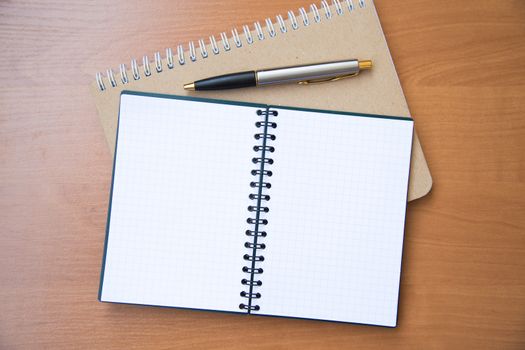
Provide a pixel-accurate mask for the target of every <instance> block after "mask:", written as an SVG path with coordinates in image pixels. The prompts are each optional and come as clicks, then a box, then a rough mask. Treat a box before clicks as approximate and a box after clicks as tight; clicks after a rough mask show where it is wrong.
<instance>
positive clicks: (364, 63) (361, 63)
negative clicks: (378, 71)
mask: <svg viewBox="0 0 525 350" xmlns="http://www.w3.org/2000/svg"><path fill="white" fill-rule="evenodd" d="M359 69H360V70H362V69H372V61H371V60H364V61H359Z"/></svg>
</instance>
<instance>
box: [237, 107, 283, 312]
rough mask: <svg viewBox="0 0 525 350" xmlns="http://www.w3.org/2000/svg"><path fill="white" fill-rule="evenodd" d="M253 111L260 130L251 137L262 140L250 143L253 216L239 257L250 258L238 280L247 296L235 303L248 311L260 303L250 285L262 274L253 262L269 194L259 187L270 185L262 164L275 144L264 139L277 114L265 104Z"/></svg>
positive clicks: (270, 161) (258, 257)
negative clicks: (243, 276) (247, 239)
mask: <svg viewBox="0 0 525 350" xmlns="http://www.w3.org/2000/svg"><path fill="white" fill-rule="evenodd" d="M257 115H258V116H263V117H264V120H263V121H258V122H256V123H255V127H257V128H259V129H261V128H262V130H263V132H262V133H257V134H255V135H254V138H255V139H256V140H262V144H261V145H256V146H253V150H254V151H255V152H257V153H258V156H257V157H254V158H253V159H252V162H253V163H254V164H258V165H259V168H258V169H254V170H252V171H251V174H252V175H253V176H255V178H256V180H255V181H252V182H250V187H251V188H254V189H257V193H251V194H250V195H249V198H250V199H251V200H253V201H255V203H254V205H250V206H248V211H249V212H250V213H253V214H254V215H255V217H249V218H248V219H246V222H247V223H248V224H250V225H251V229H249V230H246V236H248V237H251V238H252V241H251V242H246V243H244V247H245V248H247V249H249V250H250V251H249V253H247V254H244V256H243V259H244V260H245V261H249V262H251V264H249V266H244V267H243V268H242V271H243V272H244V273H247V274H248V275H249V278H243V279H242V280H241V284H242V285H243V286H249V289H248V291H242V292H241V297H243V298H247V299H248V301H247V302H246V303H241V304H240V305H239V308H240V309H241V310H247V311H248V313H251V312H252V311H259V310H260V306H259V305H255V303H254V299H259V298H260V297H261V293H259V292H256V291H255V290H254V288H256V287H259V286H261V285H262V281H261V280H260V278H258V277H257V276H256V275H260V274H262V273H263V269H262V268H261V267H259V266H256V265H257V264H258V263H260V262H262V261H264V256H263V255H262V254H259V251H262V250H264V249H265V248H266V245H265V244H264V243H261V242H260V239H262V238H264V237H266V231H263V230H262V229H261V227H262V226H264V225H267V224H268V220H267V219H263V218H261V213H268V212H269V211H270V208H269V207H268V206H267V205H263V201H265V202H268V201H269V200H270V196H269V195H267V194H263V193H262V191H263V189H264V188H266V189H269V188H270V187H271V186H272V185H271V183H270V182H268V180H267V178H269V177H271V176H272V175H273V173H272V171H270V170H268V169H265V167H266V166H268V165H271V164H273V159H272V158H269V157H268V153H273V152H274V151H275V148H274V147H273V146H270V145H268V141H272V140H275V135H274V134H271V133H269V132H268V130H269V129H275V128H276V127H277V123H275V122H273V121H269V119H270V117H276V116H277V111H272V110H270V108H268V107H267V108H266V109H265V110H262V109H259V110H257ZM247 277H248V276H247Z"/></svg>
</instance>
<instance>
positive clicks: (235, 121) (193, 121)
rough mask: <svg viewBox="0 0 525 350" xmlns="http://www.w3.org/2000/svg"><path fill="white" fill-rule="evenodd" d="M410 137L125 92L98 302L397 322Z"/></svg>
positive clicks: (293, 113)
mask: <svg viewBox="0 0 525 350" xmlns="http://www.w3.org/2000/svg"><path fill="white" fill-rule="evenodd" d="M412 134H413V122H412V120H411V119H410V118H404V117H386V116H378V115H359V114H351V113H342V112H329V111H320V110H308V109H296V108H290V107H275V106H267V105H263V104H254V103H237V102H229V101H218V100H206V99H197V98H191V97H180V96H179V97H178V96H167V95H154V94H143V93H137V92H123V94H122V96H121V103H120V115H119V124H118V131H117V143H116V152H115V163H114V173H113V184H112V190H111V201H110V206H109V214H108V225H107V236H106V244H105V254H104V262H103V267H102V276H101V285H100V292H99V298H100V300H101V301H108V302H121V303H133V304H146V305H160V306H170V307H181V308H194V309H207V310H219V311H227V312H236V313H243V314H255V315H272V316H285V317H298V318H308V319H318V320H332V321H341V322H354V323H363V324H373V325H382V326H391V327H393V326H395V325H396V322H397V321H396V320H397V308H398V294H399V280H400V269H401V255H402V246H403V232H404V222H405V210H406V203H407V201H406V197H407V186H408V178H409V168H410V156H411V149H412V148H411V146H412Z"/></svg>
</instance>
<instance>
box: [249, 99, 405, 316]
mask: <svg viewBox="0 0 525 350" xmlns="http://www.w3.org/2000/svg"><path fill="white" fill-rule="evenodd" d="M276 109H277V110H278V112H279V115H278V116H277V117H275V118H274V119H273V121H275V122H277V128H276V129H275V130H272V132H273V133H274V134H276V136H277V139H276V140H275V141H271V143H270V144H271V145H272V146H274V147H275V152H274V153H272V154H271V157H272V158H273V160H274V164H273V165H272V166H271V167H272V171H273V176H272V177H271V178H269V181H270V182H271V185H272V186H271V188H270V189H269V191H268V193H269V194H270V196H271V200H270V201H269V203H268V205H269V208H270V211H269V213H267V214H266V216H265V217H266V218H267V219H268V220H269V223H268V225H267V226H266V227H265V231H267V233H268V236H267V237H266V238H264V243H265V244H266V249H265V250H264V251H263V253H264V257H265V260H264V262H262V263H261V264H260V266H261V267H263V268H264V273H263V274H262V275H261V280H262V282H263V284H262V286H260V287H258V289H257V291H258V292H260V293H261V298H260V299H259V300H257V304H258V305H259V306H260V311H258V312H256V313H257V314H266V315H280V316H290V317H303V318H311V319H322V320H333V321H343V322H356V323H364V324H375V325H384V326H395V325H396V318H397V304H398V292H399V279H400V267H401V254H402V245H403V232H404V222H405V210H406V202H407V188H408V175H409V166H410V164H409V162H410V153H411V144H412V131H413V122H412V121H411V120H406V119H401V120H400V119H381V118H370V117H357V116H350V115H340V114H339V115H338V114H329V113H311V112H305V111H297V110H288V109H279V108H276Z"/></svg>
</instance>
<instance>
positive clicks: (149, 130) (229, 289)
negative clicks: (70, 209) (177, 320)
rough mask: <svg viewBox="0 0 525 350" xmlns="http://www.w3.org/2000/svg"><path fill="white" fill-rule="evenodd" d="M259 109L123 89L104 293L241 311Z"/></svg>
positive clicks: (113, 298)
mask: <svg viewBox="0 0 525 350" xmlns="http://www.w3.org/2000/svg"><path fill="white" fill-rule="evenodd" d="M256 109H257V108H255V107H244V106H235V105H223V104H211V103H202V102H194V101H183V100H176V99H166V98H156V97H147V96H138V95H127V94H123V95H122V97H121V109H120V124H119V131H118V145H117V152H116V155H117V156H116V163H115V174H114V184H113V196H112V203H111V213H110V225H109V236H108V245H107V253H106V262H105V270H104V280H103V285H102V293H101V300H102V301H113V302H124V303H136V304H147V305H163V306H175V307H188V308H197V309H213V310H223V311H234V312H241V310H239V308H238V305H239V303H240V302H241V301H242V300H241V297H240V296H239V292H240V291H241V290H242V289H243V288H242V287H243V286H242V285H241V284H240V281H241V279H242V278H245V277H246V274H245V273H243V272H242V270H241V269H242V266H243V265H244V263H245V262H244V260H243V259H242V256H243V254H244V253H246V251H245V250H246V248H244V242H245V241H246V236H245V235H244V231H245V230H246V229H247V223H246V218H247V217H248V216H249V215H248V214H249V213H248V212H247V206H248V205H250V204H253V203H252V201H250V200H249V199H248V194H249V193H250V190H251V188H250V187H249V183H250V181H253V176H252V175H251V174H250V170H251V169H252V168H253V164H252V163H251V159H252V157H253V156H254V152H253V149H252V147H253V145H254V144H255V140H254V139H253V135H254V133H255V132H257V130H258V129H256V128H255V126H254V122H255V121H256V120H257V116H256V114H255V111H256Z"/></svg>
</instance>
